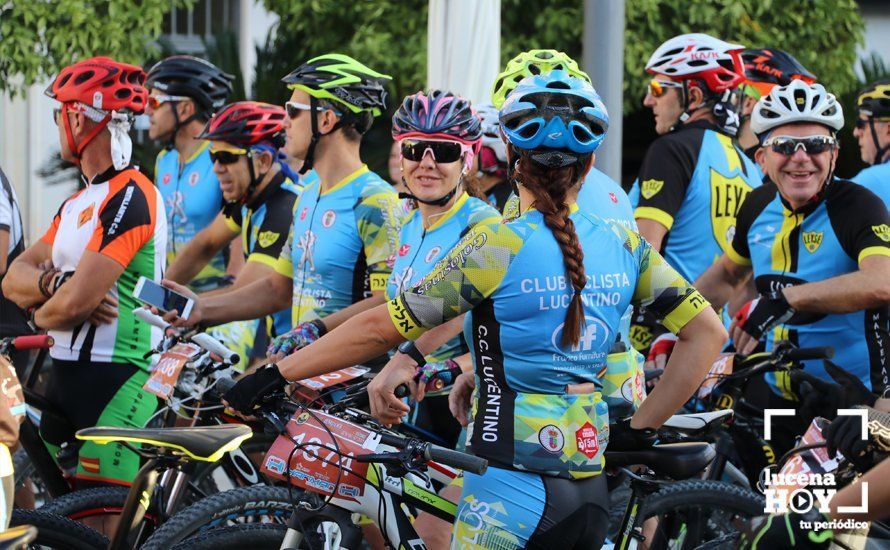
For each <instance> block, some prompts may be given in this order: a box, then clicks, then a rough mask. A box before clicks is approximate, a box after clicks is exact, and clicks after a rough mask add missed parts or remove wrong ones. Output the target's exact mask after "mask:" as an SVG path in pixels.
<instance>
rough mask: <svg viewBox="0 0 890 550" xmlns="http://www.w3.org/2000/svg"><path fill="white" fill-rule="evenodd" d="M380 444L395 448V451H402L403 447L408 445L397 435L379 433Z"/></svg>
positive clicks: (405, 440)
mask: <svg viewBox="0 0 890 550" xmlns="http://www.w3.org/2000/svg"><path fill="white" fill-rule="evenodd" d="M380 443H382V444H384V445H389V446H390V447H395V448H396V449H404V448H405V446H406V445H407V444H408V440H407V439H405V438H404V437H401V436H398V435H393V434H388V433H381V434H380Z"/></svg>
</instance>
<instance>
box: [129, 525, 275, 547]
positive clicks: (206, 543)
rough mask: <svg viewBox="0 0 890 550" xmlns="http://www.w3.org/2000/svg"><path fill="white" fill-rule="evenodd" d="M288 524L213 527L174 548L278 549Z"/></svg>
mask: <svg viewBox="0 0 890 550" xmlns="http://www.w3.org/2000/svg"><path fill="white" fill-rule="evenodd" d="M286 532H287V526H286V525H281V524H274V523H263V524H253V525H237V526H235V527H225V528H222V529H213V530H212V531H207V532H206V533H202V534H200V535H198V536H196V537H193V538H190V539H188V540H186V541H184V542H181V543H179V544H177V545H176V546H173V547H172V548H173V550H228V549H231V550H241V549H242V548H250V549H251V550H278V548H280V547H281V542H282V541H283V540H284V534H285V533H286ZM143 548H144V547H143Z"/></svg>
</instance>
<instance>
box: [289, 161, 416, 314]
mask: <svg viewBox="0 0 890 550" xmlns="http://www.w3.org/2000/svg"><path fill="white" fill-rule="evenodd" d="M402 215H403V210H402V207H401V205H400V203H399V199H398V195H397V194H396V192H395V191H394V190H393V189H392V186H390V185H389V184H388V183H386V181H384V180H383V179H382V178H381V177H380V176H378V175H377V174H375V173H373V172H370V171H369V170H368V167H367V166H362V168H360V169H359V170H357V171H355V172H354V173H353V174H350V175H349V176H347V177H346V178H344V179H343V180H342V181H340V182H339V183H337V184H335V185H334V186H333V187H331V188H330V189H328V190H327V191H325V192H323V193H322V192H321V182H320V181H319V179H318V175H317V174H316V173H314V172H312V173H310V174H307V177H306V178H304V188H303V192H302V193H301V194H300V197H299V199H297V204H296V205H295V210H294V219H293V225H292V226H291V228H290V232H289V234H288V240H287V244H286V245H285V247H284V249H283V250H282V251H281V255H280V257H279V259H278V262H277V263H276V270H277V271H278V272H279V273H280V274H282V275H284V276H285V277H291V278H292V279H293V292H294V296H293V307H292V320H293V324H294V325H297V324H299V323H304V322H306V321H311V320H313V319H318V318H321V317H326V316H328V315H330V314H331V313H334V312H336V311H340V310H341V309H344V308H346V307H347V306H350V305H352V304H354V303H356V302H358V301H361V300H363V299H364V298H366V297H368V296H370V293H371V292H372V291H375V290H380V291H385V290H386V280H387V278H388V277H389V274H390V273H391V271H392V265H393V262H394V261H395V254H396V250H397V249H398V242H399V229H400V227H401V218H402Z"/></svg>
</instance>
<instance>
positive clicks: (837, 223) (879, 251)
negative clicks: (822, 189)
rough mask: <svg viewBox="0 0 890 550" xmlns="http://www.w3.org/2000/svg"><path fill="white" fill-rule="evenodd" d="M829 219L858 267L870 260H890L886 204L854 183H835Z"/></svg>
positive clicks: (888, 222) (889, 234) (889, 217)
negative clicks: (876, 258)
mask: <svg viewBox="0 0 890 550" xmlns="http://www.w3.org/2000/svg"><path fill="white" fill-rule="evenodd" d="M833 185H837V186H839V187H840V189H838V190H836V193H837V194H838V196H836V197H832V200H831V203H830V206H831V208H830V210H829V213H828V217H829V219H830V220H831V225H832V227H833V228H834V232H835V235H836V236H837V238H838V241H839V242H840V243H841V247H842V248H843V249H844V251H845V252H846V253H847V255H849V256H850V257H851V258H853V259H854V260H856V262H857V263H862V260H864V259H865V258H867V257H869V256H890V215H888V213H887V207H886V206H885V205H884V201H882V200H881V199H880V197H878V196H877V195H875V194H874V193H872V192H871V191H869V190H868V189H866V188H864V187H862V186H860V185H858V184H854V183H850V182H835V183H834V184H833Z"/></svg>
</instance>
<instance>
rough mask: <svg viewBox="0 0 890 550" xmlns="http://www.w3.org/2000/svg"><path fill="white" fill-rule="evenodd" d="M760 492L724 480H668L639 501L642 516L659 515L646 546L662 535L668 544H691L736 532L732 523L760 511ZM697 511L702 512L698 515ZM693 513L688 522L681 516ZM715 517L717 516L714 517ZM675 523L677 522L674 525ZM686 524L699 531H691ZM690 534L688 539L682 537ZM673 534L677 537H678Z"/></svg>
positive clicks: (737, 523) (655, 543)
mask: <svg viewBox="0 0 890 550" xmlns="http://www.w3.org/2000/svg"><path fill="white" fill-rule="evenodd" d="M765 505H766V500H765V499H764V498H763V496H761V495H759V494H757V493H755V492H754V491H751V490H750V489H745V488H743V487H739V486H738V485H733V484H731V483H728V482H725V481H713V480H701V479H696V480H685V481H678V482H676V483H671V484H669V485H666V486H664V487H663V488H661V489H659V490H658V491H657V492H655V493H654V494H652V495H651V496H649V497H648V498H647V499H646V501H645V502H644V503H643V506H642V511H641V517H642V518H643V520H648V519H653V518H659V526H658V533H657V535H658V536H657V537H654V539H655V540H652V539H650V541H649V543H650V548H660V547H662V546H660V545H659V544H658V543H659V542H660V541H661V539H663V538H666V539H667V541H668V542H669V543H670V547H671V548H675V547H676V548H679V547H682V548H695V547H697V546H700V545H702V544H704V543H706V542H708V541H713V540H717V539H720V538H722V537H725V536H726V535H728V534H729V533H732V532H736V530H735V529H734V528H733V524H734V523H735V524H736V525H740V522H743V521H747V520H749V519H751V518H753V517H756V516H760V515H763V513H764V507H765ZM701 514H705V516H702V515H701ZM690 515H693V516H694V518H695V519H693V520H690V521H689V522H688V523H687V522H686V521H685V518H687V517H688V516H690ZM717 518H719V519H717ZM678 523H679V525H678ZM686 525H693V526H695V527H696V528H697V529H700V530H701V531H700V532H698V533H692V534H691V535H690V532H689V531H688V530H686ZM688 536H692V539H691V540H687V538H686V537H688ZM673 537H679V538H680V541H679V544H678V541H677V540H676V539H674V538H673Z"/></svg>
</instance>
